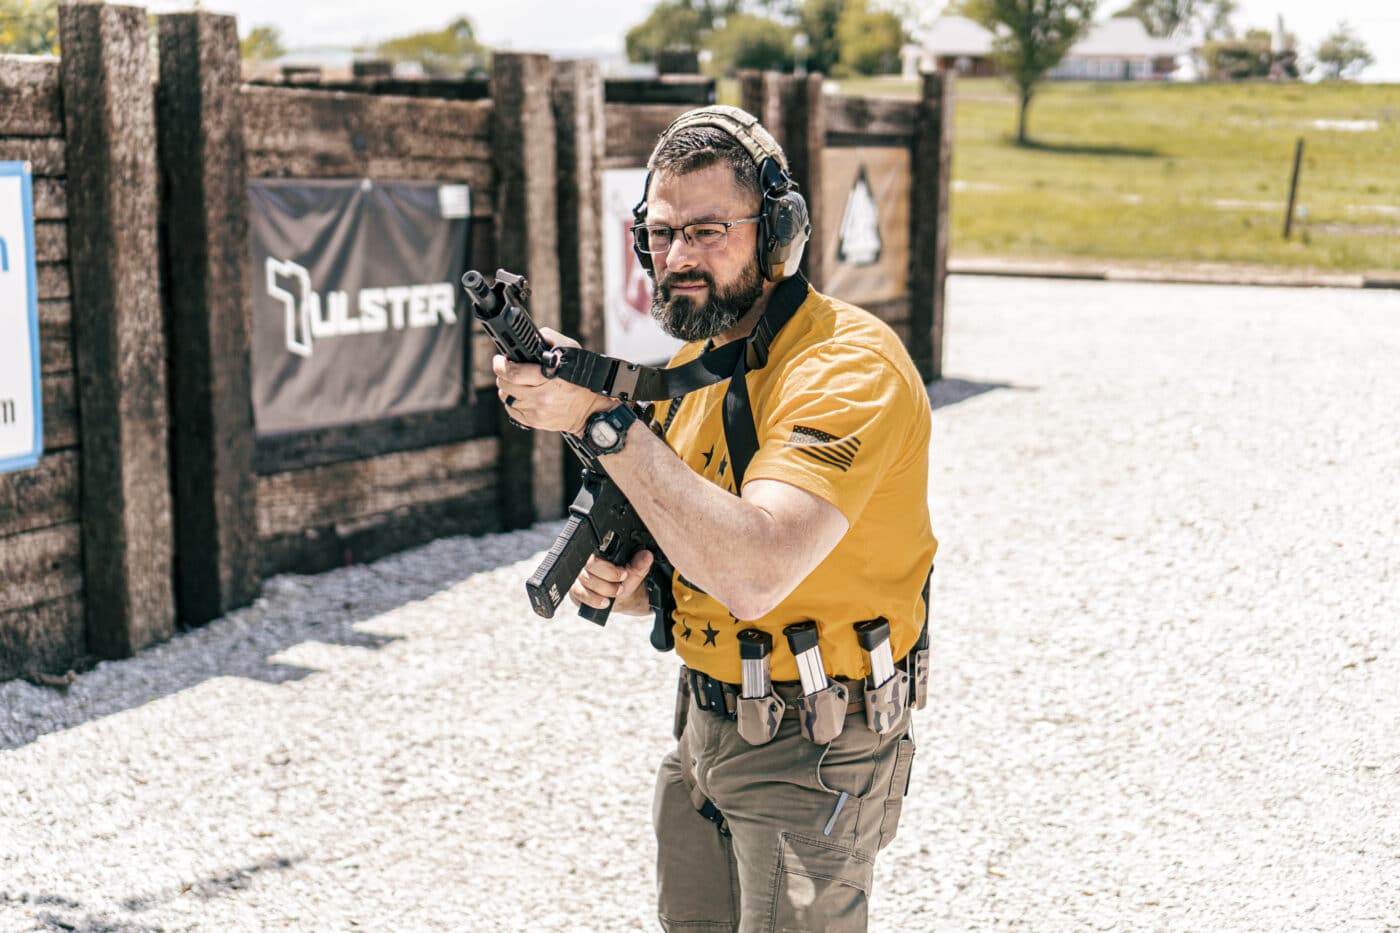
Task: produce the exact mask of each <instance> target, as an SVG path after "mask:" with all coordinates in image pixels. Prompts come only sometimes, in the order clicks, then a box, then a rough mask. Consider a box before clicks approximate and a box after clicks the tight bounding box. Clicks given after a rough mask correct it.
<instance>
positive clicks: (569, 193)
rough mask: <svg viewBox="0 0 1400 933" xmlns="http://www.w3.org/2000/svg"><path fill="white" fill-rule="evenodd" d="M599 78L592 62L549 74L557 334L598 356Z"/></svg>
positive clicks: (562, 67)
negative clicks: (554, 145)
mask: <svg viewBox="0 0 1400 933" xmlns="http://www.w3.org/2000/svg"><path fill="white" fill-rule="evenodd" d="M603 124H604V119H603V73H602V70H601V69H600V68H599V67H598V63H597V62H592V61H581V60H580V61H563V62H559V63H557V64H556V65H555V70H554V125H555V129H556V131H557V132H558V134H559V145H558V152H559V165H558V171H559V185H558V191H559V221H558V231H559V292H560V309H559V313H560V320H561V322H562V323H563V328H562V329H563V332H564V333H566V334H568V335H569V336H571V337H576V338H577V339H578V341H579V342H580V343H582V344H583V345H584V346H585V347H588V348H589V349H591V350H597V351H598V352H600V353H601V352H602V351H603V343H604V332H603V331H604V320H603V218H602V210H603V157H604V149H603Z"/></svg>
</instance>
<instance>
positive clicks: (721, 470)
mask: <svg viewBox="0 0 1400 933" xmlns="http://www.w3.org/2000/svg"><path fill="white" fill-rule="evenodd" d="M727 466H729V458H728V457H721V458H720V460H719V475H720V476H723V475H724V468H725V467H727Z"/></svg>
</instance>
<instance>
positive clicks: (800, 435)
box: [786, 424, 860, 473]
mask: <svg viewBox="0 0 1400 933" xmlns="http://www.w3.org/2000/svg"><path fill="white" fill-rule="evenodd" d="M786 446H788V447H791V448H793V449H794V450H796V451H798V452H800V453H803V454H806V455H807V456H808V457H811V458H812V459H813V460H816V461H817V462H818V463H825V464H827V465H829V466H834V467H836V468H837V469H839V470H840V471H841V472H842V473H845V472H846V471H847V470H849V469H850V468H851V464H853V463H855V460H856V453H857V452H858V451H859V450H860V438H859V437H856V436H855V435H854V434H852V435H849V436H847V437H837V436H836V435H834V434H828V433H826V432H825V431H819V430H817V429H816V428H809V427H807V426H806V425H801V424H799V425H794V426H793V429H792V437H790V438H788V442H787V445H786Z"/></svg>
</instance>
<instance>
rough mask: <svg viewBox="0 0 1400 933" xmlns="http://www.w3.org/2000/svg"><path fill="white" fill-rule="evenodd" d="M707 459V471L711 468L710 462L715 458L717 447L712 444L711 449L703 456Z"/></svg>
mask: <svg viewBox="0 0 1400 933" xmlns="http://www.w3.org/2000/svg"><path fill="white" fill-rule="evenodd" d="M701 456H702V457H704V458H705V469H707V470H708V469H709V468H710V461H711V460H713V459H714V458H715V445H714V444H711V445H710V449H709V450H707V451H705V452H704V453H703V454H701Z"/></svg>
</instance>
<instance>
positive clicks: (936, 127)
mask: <svg viewBox="0 0 1400 933" xmlns="http://www.w3.org/2000/svg"><path fill="white" fill-rule="evenodd" d="M953 80H954V79H953V75H952V73H951V72H949V73H946V74H945V73H943V72H935V73H932V74H925V75H924V76H923V91H922V94H921V95H920V97H919V109H918V117H917V120H916V123H915V136H914V152H913V159H912V172H913V176H914V177H913V179H912V181H911V189H912V191H911V200H912V203H911V204H910V205H909V354H910V356H912V357H913V358H914V364H915V365H916V366H918V368H919V375H920V376H921V377H922V378H923V380H924V381H925V382H932V381H933V380H935V379H941V378H942V377H943V308H944V301H943V298H944V285H945V282H946V280H947V277H948V207H949V194H950V192H951V190H952V159H953Z"/></svg>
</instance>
